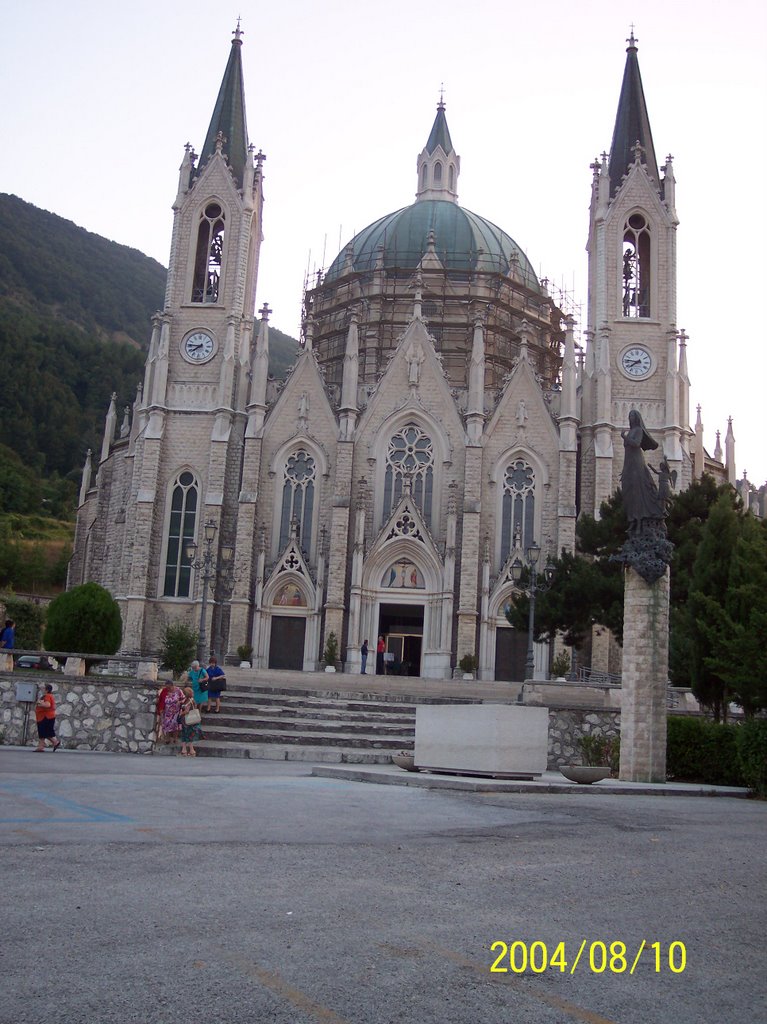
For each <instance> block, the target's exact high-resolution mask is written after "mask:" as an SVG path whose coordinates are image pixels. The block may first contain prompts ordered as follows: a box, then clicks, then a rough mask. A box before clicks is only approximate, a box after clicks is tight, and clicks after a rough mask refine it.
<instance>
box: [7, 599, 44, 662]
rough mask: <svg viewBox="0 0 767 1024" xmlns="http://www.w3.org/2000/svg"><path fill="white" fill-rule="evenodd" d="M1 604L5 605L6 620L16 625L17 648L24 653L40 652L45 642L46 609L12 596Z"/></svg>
mask: <svg viewBox="0 0 767 1024" xmlns="http://www.w3.org/2000/svg"><path fill="white" fill-rule="evenodd" d="M1 603H2V604H4V605H5V618H6V619H13V621H14V622H15V623H16V642H15V646H16V647H18V648H20V649H21V650H22V651H38V650H39V649H40V647H41V646H42V642H43V623H44V622H45V609H44V608H43V607H42V606H41V605H39V604H35V603H34V602H33V601H24V600H23V599H22V598H20V597H13V596H12V595H10V594H8V595H5V596H4V597H3V599H2V602H1Z"/></svg>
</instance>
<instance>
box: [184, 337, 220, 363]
mask: <svg viewBox="0 0 767 1024" xmlns="http://www.w3.org/2000/svg"><path fill="white" fill-rule="evenodd" d="M215 347H216V346H215V343H214V341H213V338H211V336H210V335H209V334H207V333H206V332H205V331H195V333H194V334H190V335H189V337H188V338H186V339H185V340H184V344H183V346H182V350H183V353H184V356H185V357H186V358H187V359H189V360H190V361H191V362H193V363H204V362H206V361H207V360H208V359H210V358H211V356H212V355H213V353H214V351H215Z"/></svg>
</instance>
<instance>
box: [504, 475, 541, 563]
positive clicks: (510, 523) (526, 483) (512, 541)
mask: <svg viewBox="0 0 767 1024" xmlns="http://www.w3.org/2000/svg"><path fill="white" fill-rule="evenodd" d="M501 493H502V498H501V502H502V505H501V565H503V564H504V562H505V561H506V559H507V558H508V557H509V553H510V552H511V551H512V550H513V549H514V548H515V547H519V548H522V549H524V548H527V547H529V546H530V545H531V544H532V543H533V541H534V540H535V472H534V471H533V467H532V466H530V465H529V464H528V463H527V462H525V460H524V459H522V458H519V459H514V460H513V462H510V463H509V465H508V466H507V467H506V469H505V470H504V473H503V490H502V492H501Z"/></svg>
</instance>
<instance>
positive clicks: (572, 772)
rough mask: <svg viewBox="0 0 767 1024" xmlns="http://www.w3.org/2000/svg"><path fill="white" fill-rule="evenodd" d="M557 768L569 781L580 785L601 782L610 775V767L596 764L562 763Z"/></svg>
mask: <svg viewBox="0 0 767 1024" xmlns="http://www.w3.org/2000/svg"><path fill="white" fill-rule="evenodd" d="M559 770H560V772H561V773H562V774H563V775H564V777H565V778H566V779H569V780H570V782H577V783H578V784H579V785H581V786H590V785H591V783H592V782H601V781H602V779H608V778H609V777H610V769H609V768H606V767H605V766H604V765H598V764H563V765H560V768H559Z"/></svg>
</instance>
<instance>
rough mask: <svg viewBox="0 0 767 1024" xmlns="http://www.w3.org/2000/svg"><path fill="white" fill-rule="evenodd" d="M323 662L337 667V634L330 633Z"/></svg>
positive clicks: (326, 641)
mask: <svg viewBox="0 0 767 1024" xmlns="http://www.w3.org/2000/svg"><path fill="white" fill-rule="evenodd" d="M323 660H324V662H325V664H326V665H330V666H333V667H335V664H336V662H337V661H338V637H337V636H336V635H335V633H328V635H327V638H326V640H325V654H324V656H323Z"/></svg>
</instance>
